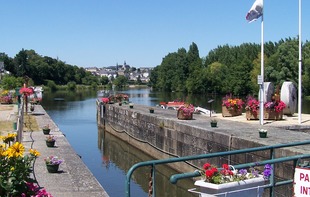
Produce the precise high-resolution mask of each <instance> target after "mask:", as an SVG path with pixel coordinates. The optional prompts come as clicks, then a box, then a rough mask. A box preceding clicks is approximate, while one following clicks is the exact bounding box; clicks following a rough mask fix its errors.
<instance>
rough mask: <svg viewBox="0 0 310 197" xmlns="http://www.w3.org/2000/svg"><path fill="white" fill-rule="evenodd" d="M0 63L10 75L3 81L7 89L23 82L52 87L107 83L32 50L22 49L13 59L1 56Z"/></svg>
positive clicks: (73, 66)
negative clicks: (0, 62) (2, 63)
mask: <svg viewBox="0 0 310 197" xmlns="http://www.w3.org/2000/svg"><path fill="white" fill-rule="evenodd" d="M0 61H3V62H4V66H5V67H4V68H5V70H7V71H9V72H10V73H11V75H10V76H7V77H6V78H4V79H3V80H4V82H5V84H11V85H9V86H13V87H7V88H14V87H17V86H20V83H21V82H22V84H23V83H24V81H25V80H28V81H30V82H31V84H30V85H48V84H49V86H52V87H53V86H55V85H69V86H71V87H73V86H74V85H75V84H81V85H90V86H97V85H99V84H107V83H108V79H107V77H101V78H98V77H97V76H94V75H92V74H91V72H88V71H86V70H85V69H84V68H81V67H78V66H76V65H70V64H66V63H65V62H63V61H61V60H59V59H58V58H57V59H55V58H51V57H48V56H41V55H39V54H37V53H36V52H35V51H34V50H24V49H22V50H21V51H20V52H19V53H18V54H16V56H15V57H14V58H11V57H9V56H7V55H6V54H2V55H1V57H0ZM25 77H26V78H27V79H25ZM14 79H15V80H14ZM13 81H14V82H15V83H17V84H14V82H13Z"/></svg>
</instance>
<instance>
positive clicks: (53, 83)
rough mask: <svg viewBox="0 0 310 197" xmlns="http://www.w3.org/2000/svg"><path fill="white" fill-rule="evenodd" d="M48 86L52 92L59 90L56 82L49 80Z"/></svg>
mask: <svg viewBox="0 0 310 197" xmlns="http://www.w3.org/2000/svg"><path fill="white" fill-rule="evenodd" d="M46 86H47V87H48V88H49V89H50V90H51V91H56V90H57V85H56V83H55V82H54V81H51V80H47V84H46Z"/></svg>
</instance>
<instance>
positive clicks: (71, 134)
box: [42, 90, 194, 197]
mask: <svg viewBox="0 0 310 197" xmlns="http://www.w3.org/2000/svg"><path fill="white" fill-rule="evenodd" d="M138 92H139V91H137V92H136V91H133V92H132V93H133V94H135V95H136V96H137V97H135V98H134V97H133V98H132V99H130V100H132V102H135V103H137V102H138V101H139V102H140V103H143V104H146V105H155V104H156V103H157V101H156V99H155V100H154V101H151V100H152V99H151V98H150V97H148V96H147V95H146V94H145V92H144V90H141V92H142V93H141V94H139V93H138ZM139 95H141V97H142V98H141V97H139ZM55 98H57V99H56V100H55ZM59 98H61V99H59ZM96 98H97V94H96V92H87V93H85V92H84V93H68V92H56V93H45V94H44V97H43V102H42V106H43V107H44V109H45V110H46V111H47V112H48V114H49V115H50V116H51V118H52V119H53V120H54V122H55V123H56V124H57V125H58V127H59V128H60V130H61V131H62V132H63V133H64V134H65V135H66V137H67V139H68V141H69V142H70V144H71V145H72V147H73V148H74V149H75V151H76V152H77V154H79V155H81V156H82V159H83V161H84V163H85V164H86V165H87V167H88V168H89V169H90V171H91V172H92V173H93V174H94V176H95V177H96V178H97V180H98V181H99V183H100V184H101V185H102V186H103V187H104V188H105V190H106V191H107V193H108V194H109V195H110V196H111V197H119V196H125V176H126V173H127V171H128V169H129V168H130V167H131V166H132V165H134V164H135V163H138V162H140V161H147V160H153V158H151V157H150V156H148V155H146V154H144V153H142V152H141V151H139V150H138V149H136V148H134V147H132V146H130V145H129V144H127V143H125V142H123V141H121V140H119V139H118V138H115V137H114V136H112V135H110V134H109V133H107V132H104V131H103V130H98V127H97V122H96V102H95V101H96ZM62 99H63V100H62ZM156 169H157V170H158V172H159V173H158V174H157V180H156V182H157V190H156V194H157V196H163V197H164V196H167V197H168V196H180V197H182V196H184V197H187V196H189V197H191V196H193V195H192V194H191V193H189V192H188V191H187V189H189V188H192V187H194V186H193V183H192V182H191V181H190V180H182V181H179V182H178V184H177V185H172V184H170V182H169V178H170V175H172V174H176V173H177V172H175V171H173V170H171V169H170V168H167V167H162V166H161V167H159V168H156ZM149 174H150V169H149V168H142V169H141V170H139V171H137V172H135V173H134V174H133V179H134V180H133V181H132V183H131V196H133V197H140V196H141V197H144V196H147V191H148V189H149V188H148V182H149Z"/></svg>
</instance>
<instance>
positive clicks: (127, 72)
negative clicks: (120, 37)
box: [85, 61, 153, 83]
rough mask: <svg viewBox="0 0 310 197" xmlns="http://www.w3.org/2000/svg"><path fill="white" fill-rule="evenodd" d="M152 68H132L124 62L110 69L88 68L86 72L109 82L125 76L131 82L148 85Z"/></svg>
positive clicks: (109, 67)
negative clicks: (105, 78) (107, 79)
mask: <svg viewBox="0 0 310 197" xmlns="http://www.w3.org/2000/svg"><path fill="white" fill-rule="evenodd" d="M152 69H153V68H152V67H141V68H135V67H131V66H130V65H128V64H127V63H126V61H124V64H123V65H120V64H118V63H117V64H116V65H115V66H108V67H102V68H97V67H87V68H85V70H86V71H89V72H91V73H92V74H93V75H95V76H100V77H108V78H109V80H111V79H113V78H114V79H115V78H116V77H117V76H125V77H126V78H127V79H128V80H129V81H132V82H136V81H141V82H142V83H148V82H149V81H150V74H151V71H152Z"/></svg>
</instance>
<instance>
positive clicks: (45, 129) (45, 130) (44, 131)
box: [42, 125, 51, 135]
mask: <svg viewBox="0 0 310 197" xmlns="http://www.w3.org/2000/svg"><path fill="white" fill-rule="evenodd" d="M42 131H43V133H44V135H49V134H50V131H51V129H50V126H49V125H45V126H44V127H43V128H42Z"/></svg>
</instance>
